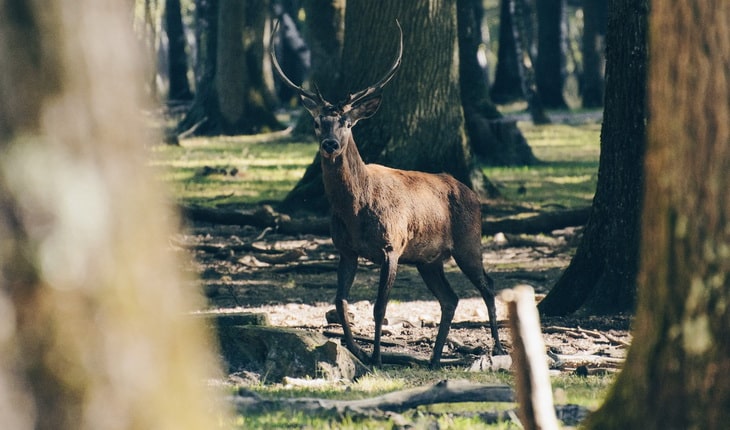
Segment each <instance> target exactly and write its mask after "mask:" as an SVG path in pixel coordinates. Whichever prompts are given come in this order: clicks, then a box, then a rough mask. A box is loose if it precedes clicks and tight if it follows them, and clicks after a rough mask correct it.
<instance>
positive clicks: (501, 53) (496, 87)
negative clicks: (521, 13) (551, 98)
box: [489, 0, 525, 104]
mask: <svg viewBox="0 0 730 430" xmlns="http://www.w3.org/2000/svg"><path fill="white" fill-rule="evenodd" d="M510 2H511V0H500V2H499V47H498V48H497V69H496V70H495V72H494V73H495V74H494V82H493V83H492V88H491V90H490V93H489V94H490V96H491V97H492V100H494V101H495V102H496V103H502V104H504V103H510V102H513V101H516V100H521V99H523V98H524V97H525V94H524V93H523V92H522V80H521V78H520V73H521V71H520V68H519V64H518V63H519V61H521V59H519V58H518V57H517V49H516V47H515V36H514V32H513V30H512V27H513V23H512V13H511V12H510Z"/></svg>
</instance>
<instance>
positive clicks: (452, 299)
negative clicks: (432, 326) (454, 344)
mask: <svg viewBox="0 0 730 430" xmlns="http://www.w3.org/2000/svg"><path fill="white" fill-rule="evenodd" d="M417 268H418V273H420V274H421V277H422V278H423V281H424V282H425V283H426V286H427V287H428V289H429V290H430V291H431V292H432V293H433V295H434V296H436V299H437V300H438V301H439V305H440V306H441V322H440V324H439V331H438V334H437V335H436V342H434V346H433V354H432V355H431V367H432V368H438V367H440V366H441V354H443V350H444V344H445V343H446V337H447V336H448V335H449V330H450V329H451V321H452V320H453V319H454V313H455V312H456V306H457V305H458V304H459V297H458V296H457V295H456V293H455V292H454V289H453V288H451V285H449V282H448V281H447V280H446V275H445V274H444V265H443V263H442V262H440V261H439V262H436V263H428V264H419V265H418V266H417Z"/></svg>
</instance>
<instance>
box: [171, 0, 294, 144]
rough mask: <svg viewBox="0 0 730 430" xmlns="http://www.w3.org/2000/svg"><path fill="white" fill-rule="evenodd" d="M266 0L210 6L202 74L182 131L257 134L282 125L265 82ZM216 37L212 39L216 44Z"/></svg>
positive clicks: (226, 0) (231, 0)
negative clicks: (277, 117)
mask: <svg viewBox="0 0 730 430" xmlns="http://www.w3.org/2000/svg"><path fill="white" fill-rule="evenodd" d="M267 5H268V2H267V1H266V0H255V1H254V0H250V1H246V2H241V1H238V0H216V1H213V2H211V4H209V5H205V7H206V10H208V9H207V8H211V9H210V11H209V13H207V16H206V18H207V22H206V23H205V25H206V28H207V29H208V31H207V32H206V34H204V35H203V37H204V38H205V41H204V43H202V45H205V46H206V48H207V49H206V52H205V53H204V55H203V59H204V61H205V62H206V64H205V66H204V67H203V70H204V72H203V76H202V79H203V80H202V81H201V82H200V83H201V85H200V86H199V90H198V91H196V93H195V99H194V100H193V106H192V107H191V108H190V110H189V111H188V113H187V115H186V116H185V118H184V119H183V120H182V121H181V122H180V124H179V125H178V127H177V128H178V132H185V131H187V130H190V129H193V128H194V131H193V132H192V134H195V135H217V134H226V135H235V134H255V133H261V132H263V131H271V130H281V129H283V128H284V127H283V126H282V125H281V124H280V123H279V122H278V120H277V119H276V117H275V116H274V114H273V108H272V103H273V98H272V96H271V95H270V94H269V93H268V89H267V88H266V85H265V83H264V79H263V43H264V41H263V34H264V23H265V17H266V13H267V12H266V11H267V10H268V7H267ZM213 39H214V40H213Z"/></svg>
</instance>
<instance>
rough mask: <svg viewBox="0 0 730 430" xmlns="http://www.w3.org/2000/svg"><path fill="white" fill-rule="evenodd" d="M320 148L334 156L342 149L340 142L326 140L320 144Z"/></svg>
mask: <svg viewBox="0 0 730 430" xmlns="http://www.w3.org/2000/svg"><path fill="white" fill-rule="evenodd" d="M320 148H322V150H323V151H324V152H326V153H327V154H328V155H332V154H333V153H334V152H335V151H337V150H338V149H340V142H338V141H337V140H335V139H325V140H323V141H322V143H321V144H320Z"/></svg>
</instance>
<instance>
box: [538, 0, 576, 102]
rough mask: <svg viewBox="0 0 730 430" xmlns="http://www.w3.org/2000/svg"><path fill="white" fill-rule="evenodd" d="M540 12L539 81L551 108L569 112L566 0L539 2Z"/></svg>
mask: <svg viewBox="0 0 730 430" xmlns="http://www.w3.org/2000/svg"><path fill="white" fill-rule="evenodd" d="M535 6H536V8H537V21H538V23H537V45H538V47H537V58H536V60H535V81H536V84H537V91H538V93H539V94H540V100H541V101H542V103H543V105H544V106H545V107H547V108H552V109H567V108H568V104H567V103H566V102H565V98H564V97H563V86H564V85H565V76H566V75H567V71H566V69H565V57H566V52H567V50H568V42H567V32H568V31H567V22H566V19H567V17H566V16H565V0H539V1H536V2H535Z"/></svg>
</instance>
